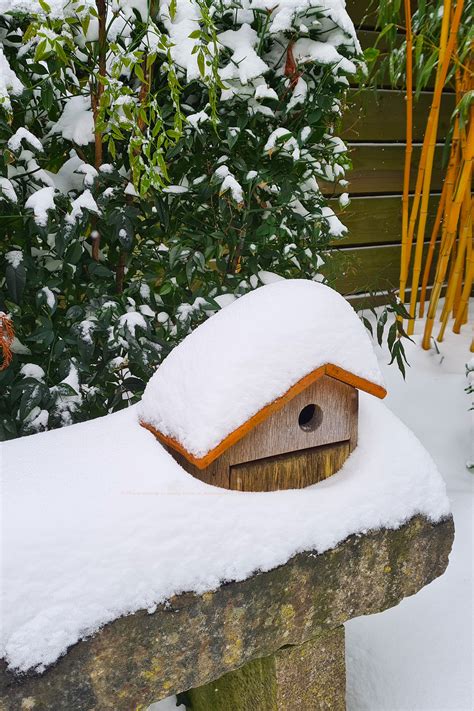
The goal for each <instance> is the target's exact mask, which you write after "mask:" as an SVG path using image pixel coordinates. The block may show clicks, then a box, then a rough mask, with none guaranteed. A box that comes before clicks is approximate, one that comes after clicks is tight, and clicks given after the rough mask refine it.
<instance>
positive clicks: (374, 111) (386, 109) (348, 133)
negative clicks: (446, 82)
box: [342, 89, 455, 143]
mask: <svg viewBox="0 0 474 711" xmlns="http://www.w3.org/2000/svg"><path fill="white" fill-rule="evenodd" d="M432 100H433V94H432V92H429V91H422V92H421V94H420V96H419V98H418V99H417V101H416V102H415V103H414V107H413V109H414V110H413V140H414V141H422V140H423V137H424V134H425V129H426V118H427V116H428V112H429V110H430V107H431V102H432ZM405 106H406V102H405V92H404V91H401V90H390V89H379V90H378V91H376V92H375V91H373V90H371V89H366V90H364V91H359V90H356V89H351V90H349V93H348V100H347V110H346V112H345V114H344V118H343V123H342V138H343V139H344V140H345V141H400V142H402V143H403V142H405V139H406V119H405ZM454 109H455V97H454V94H448V95H446V96H445V97H444V99H443V101H442V103H441V109H440V116H439V126H438V140H439V141H440V142H441V141H443V140H444V139H445V137H446V135H447V132H448V129H449V124H450V117H451V114H452V112H453V111H454Z"/></svg>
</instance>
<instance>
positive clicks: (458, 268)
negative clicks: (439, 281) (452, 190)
mask: <svg viewBox="0 0 474 711" xmlns="http://www.w3.org/2000/svg"><path fill="white" fill-rule="evenodd" d="M466 202H467V211H468V215H467V219H466V220H465V223H464V224H463V225H462V227H461V230H460V234H459V244H458V248H457V252H456V258H455V259H454V261H453V264H454V266H453V272H452V274H451V275H450V278H449V281H448V288H447V291H446V296H445V301H444V309H443V317H442V320H441V328H440V330H439V334H438V341H440V342H441V341H442V340H443V338H444V333H445V331H446V326H447V325H448V319H449V315H450V312H451V309H452V308H453V306H454V299H455V296H456V290H457V286H458V283H459V284H461V285H462V277H463V266H464V258H465V254H466V246H467V240H468V237H469V232H470V222H471V210H470V206H471V205H470V203H471V191H470V190H469V189H466V193H465V196H464V200H463V205H462V208H461V214H462V212H464V211H465V210H466Z"/></svg>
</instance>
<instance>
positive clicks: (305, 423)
mask: <svg viewBox="0 0 474 711" xmlns="http://www.w3.org/2000/svg"><path fill="white" fill-rule="evenodd" d="M322 421H323V411H322V410H321V408H320V407H319V405H314V404H313V403H312V404H311V405H306V406H305V407H303V409H302V410H301V412H300V414H299V417H298V424H299V426H300V429H302V430H303V432H314V430H316V429H317V428H318V427H319V426H320V425H321V423H322Z"/></svg>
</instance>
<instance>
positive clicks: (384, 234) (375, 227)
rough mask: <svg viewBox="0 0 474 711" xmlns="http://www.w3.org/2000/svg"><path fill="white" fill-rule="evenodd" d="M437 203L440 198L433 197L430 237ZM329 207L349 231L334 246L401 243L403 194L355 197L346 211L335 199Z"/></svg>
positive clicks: (428, 226)
mask: <svg viewBox="0 0 474 711" xmlns="http://www.w3.org/2000/svg"><path fill="white" fill-rule="evenodd" d="M438 202H439V196H438V195H432V196H431V197H430V202H429V206H428V220H427V229H426V234H427V236H428V237H429V236H430V234H431V228H432V226H433V222H434V218H435V215H436V210H437V209H438ZM330 205H331V208H332V209H333V210H334V212H335V213H336V214H337V215H338V217H339V219H340V220H342V222H343V224H344V225H346V227H347V229H348V235H347V237H344V238H343V239H337V240H334V241H333V242H332V245H333V246H334V247H348V246H353V247H363V246H367V245H370V246H372V245H382V244H394V243H401V239H402V197H401V195H388V196H386V195H380V196H370V197H354V198H352V200H351V203H350V205H348V207H346V208H345V210H341V209H340V208H339V205H338V202H337V200H336V199H334V200H332V201H331V202H330Z"/></svg>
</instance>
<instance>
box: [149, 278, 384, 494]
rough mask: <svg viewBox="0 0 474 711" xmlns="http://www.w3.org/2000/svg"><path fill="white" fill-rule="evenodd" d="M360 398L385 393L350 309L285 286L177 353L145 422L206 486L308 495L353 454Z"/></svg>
mask: <svg viewBox="0 0 474 711" xmlns="http://www.w3.org/2000/svg"><path fill="white" fill-rule="evenodd" d="M359 390H364V391H366V392H368V393H371V394H373V395H376V396H378V397H384V396H385V394H386V392H385V389H384V387H383V383H382V378H381V375H380V371H379V369H378V365H377V361H376V358H375V355H374V353H373V350H372V345H371V342H370V339H369V337H368V335H367V333H366V332H365V328H364V326H363V325H362V324H361V322H360V320H359V318H358V317H357V315H356V314H355V312H354V311H353V309H352V307H351V306H350V305H349V304H348V303H347V302H346V301H345V300H344V299H343V297H342V296H340V295H339V294H337V292H335V291H333V290H331V289H329V288H328V287H326V286H323V285H321V284H319V283H315V282H311V281H306V280H285V281H278V282H275V283H273V284H270V285H268V286H265V287H262V288H260V289H257V290H255V291H254V292H251V293H249V294H247V295H246V296H243V297H241V298H240V299H239V300H237V301H235V302H234V303H232V304H231V305H230V306H227V307H226V308H225V309H223V310H221V311H220V312H219V313H218V314H216V315H215V316H213V317H212V318H210V319H209V320H208V321H206V322H205V323H204V324H202V325H201V326H199V327H198V328H197V329H196V330H195V331H194V332H193V333H192V334H190V335H189V336H188V337H187V338H186V339H185V340H184V341H183V342H182V343H181V344H180V345H179V346H177V348H175V349H174V350H173V351H172V352H171V353H170V355H169V356H168V357H167V358H166V359H165V360H164V361H163V363H162V365H161V366H160V367H159V368H158V370H157V372H156V373H155V375H154V376H153V378H152V379H151V380H150V383H149V384H148V386H147V388H146V391H145V394H144V397H143V401H142V404H141V415H140V419H141V424H142V425H143V426H144V427H146V428H147V429H149V430H150V431H151V432H153V434H154V435H155V436H156V437H157V438H158V439H159V440H160V441H161V442H162V443H163V444H164V445H165V447H166V448H167V449H168V451H169V452H170V454H171V455H172V456H173V457H174V458H175V459H176V460H177V461H178V462H179V464H181V466H182V467H183V468H184V469H185V470H186V471H188V472H189V473H190V474H192V475H193V476H195V477H197V478H198V479H201V480H202V481H204V482H206V483H208V484H212V485H214V486H219V487H223V488H226V489H236V490H239V491H274V490H277V489H292V488H302V487H305V486H308V485H310V484H314V483H316V482H318V481H321V480H323V479H325V478H327V477H329V476H331V475H332V474H334V473H335V472H337V471H338V470H339V469H340V468H341V467H342V465H343V464H344V462H345V460H346V459H347V457H348V456H349V454H350V453H351V452H352V451H353V449H354V448H355V447H356V445H357V428H358V391H359ZM193 415H194V416H193Z"/></svg>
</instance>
